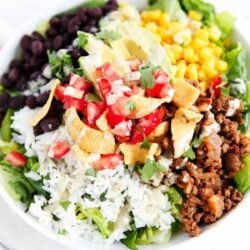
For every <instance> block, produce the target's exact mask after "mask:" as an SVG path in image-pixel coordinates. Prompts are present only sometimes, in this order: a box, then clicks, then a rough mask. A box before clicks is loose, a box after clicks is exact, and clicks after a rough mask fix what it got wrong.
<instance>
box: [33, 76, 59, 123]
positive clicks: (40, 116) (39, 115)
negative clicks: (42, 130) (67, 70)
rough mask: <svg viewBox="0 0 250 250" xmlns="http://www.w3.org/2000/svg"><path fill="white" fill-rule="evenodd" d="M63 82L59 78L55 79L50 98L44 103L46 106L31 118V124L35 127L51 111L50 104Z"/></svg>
mask: <svg viewBox="0 0 250 250" xmlns="http://www.w3.org/2000/svg"><path fill="white" fill-rule="evenodd" d="M60 83H61V82H60V81H59V80H55V82H54V85H53V86H52V88H51V91H50V95H49V98H48V100H47V102H46V103H45V104H44V106H43V107H42V108H41V109H40V110H39V111H38V112H37V113H36V115H35V116H34V117H33V118H32V119H31V125H32V126H33V127H35V126H36V125H37V124H38V123H39V122H40V121H41V120H42V119H43V118H44V117H45V116H46V115H47V114H48V112H49V109H50V106H51V104H52V101H53V98H54V95H55V92H56V87H57V86H58V85H59V84H60Z"/></svg>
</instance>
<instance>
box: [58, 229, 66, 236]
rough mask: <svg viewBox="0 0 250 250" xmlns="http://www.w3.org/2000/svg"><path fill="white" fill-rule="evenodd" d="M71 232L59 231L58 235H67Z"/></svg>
mask: <svg viewBox="0 0 250 250" xmlns="http://www.w3.org/2000/svg"><path fill="white" fill-rule="evenodd" d="M68 233H69V232H68V231H67V230H66V229H64V228H63V229H60V230H59V231H58V234H60V235H67V234H68Z"/></svg>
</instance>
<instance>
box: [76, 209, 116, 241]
mask: <svg viewBox="0 0 250 250" xmlns="http://www.w3.org/2000/svg"><path fill="white" fill-rule="evenodd" d="M76 218H77V219H80V220H84V219H86V218H89V219H91V220H92V221H93V222H94V223H95V224H96V225H97V227H98V229H99V230H100V232H101V234H102V236H103V238H107V237H108V236H109V235H110V234H111V233H112V230H111V227H112V224H110V223H108V221H107V220H106V219H105V218H104V217H103V215H102V213H101V211H100V209H99V208H86V209H83V208H82V206H81V205H80V204H76Z"/></svg>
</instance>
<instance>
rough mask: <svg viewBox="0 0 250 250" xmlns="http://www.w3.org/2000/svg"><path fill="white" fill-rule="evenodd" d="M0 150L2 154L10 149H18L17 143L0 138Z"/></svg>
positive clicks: (7, 152)
mask: <svg viewBox="0 0 250 250" xmlns="http://www.w3.org/2000/svg"><path fill="white" fill-rule="evenodd" d="M0 151H1V152H2V153H3V154H5V155H7V154H9V153H10V152H11V151H19V145H18V144H16V143H15V142H13V141H11V142H5V141H2V140H0Z"/></svg>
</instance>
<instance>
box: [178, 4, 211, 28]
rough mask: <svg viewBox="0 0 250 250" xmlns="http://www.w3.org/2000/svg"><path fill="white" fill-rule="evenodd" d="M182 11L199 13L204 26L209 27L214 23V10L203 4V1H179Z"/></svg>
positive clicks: (209, 5)
mask: <svg viewBox="0 0 250 250" xmlns="http://www.w3.org/2000/svg"><path fill="white" fill-rule="evenodd" d="M179 1H180V3H181V5H182V7H183V9H184V10H185V11H186V12H189V11H190V10H195V11H197V12H199V13H200V14H201V15H202V17H203V19H202V21H203V23H204V24H205V25H211V24H213V23H214V21H215V9H214V6H213V5H212V4H210V3H207V2H204V1H203V0H179Z"/></svg>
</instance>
